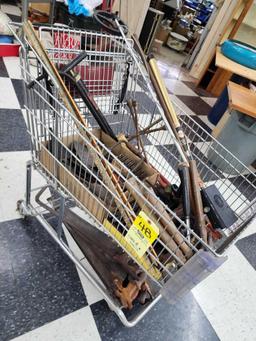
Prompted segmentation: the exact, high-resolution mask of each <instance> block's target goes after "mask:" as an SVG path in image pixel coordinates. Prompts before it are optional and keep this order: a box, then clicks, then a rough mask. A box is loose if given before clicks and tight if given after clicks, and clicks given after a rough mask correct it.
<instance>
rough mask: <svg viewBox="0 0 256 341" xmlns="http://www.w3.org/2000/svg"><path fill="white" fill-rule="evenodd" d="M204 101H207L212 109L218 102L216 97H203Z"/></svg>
mask: <svg viewBox="0 0 256 341" xmlns="http://www.w3.org/2000/svg"><path fill="white" fill-rule="evenodd" d="M201 98H202V100H203V101H205V102H206V103H207V104H209V105H210V106H211V107H213V106H214V104H215V103H216V101H217V98H215V97H201Z"/></svg>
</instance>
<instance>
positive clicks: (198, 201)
mask: <svg viewBox="0 0 256 341" xmlns="http://www.w3.org/2000/svg"><path fill="white" fill-rule="evenodd" d="M189 171H190V180H191V189H192V195H193V199H194V208H195V209H194V211H195V212H194V213H195V216H196V222H197V225H198V228H199V232H200V236H201V238H202V239H203V241H204V242H205V243H207V231H206V226H205V218H204V210H203V202H202V197H201V191H200V187H199V175H198V171H197V166H196V162H195V160H190V161H189Z"/></svg>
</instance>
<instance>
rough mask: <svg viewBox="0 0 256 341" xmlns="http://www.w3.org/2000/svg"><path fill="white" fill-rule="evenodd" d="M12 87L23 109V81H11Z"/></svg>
mask: <svg viewBox="0 0 256 341" xmlns="http://www.w3.org/2000/svg"><path fill="white" fill-rule="evenodd" d="M11 81H12V85H13V87H14V90H15V93H16V96H17V98H18V100H19V104H20V107H21V108H24V88H23V80H22V79H12V80H11Z"/></svg>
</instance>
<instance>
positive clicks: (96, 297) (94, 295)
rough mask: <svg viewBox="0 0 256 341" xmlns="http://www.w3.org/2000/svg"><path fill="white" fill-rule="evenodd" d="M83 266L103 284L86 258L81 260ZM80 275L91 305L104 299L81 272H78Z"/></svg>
mask: <svg viewBox="0 0 256 341" xmlns="http://www.w3.org/2000/svg"><path fill="white" fill-rule="evenodd" d="M81 262H82V264H83V266H84V267H85V268H86V269H87V270H88V271H89V272H90V273H92V274H93V275H94V277H95V278H96V279H97V280H98V281H99V282H101V280H100V279H99V277H98V276H97V274H96V273H95V271H94V270H93V268H92V266H91V265H90V264H89V262H88V261H87V259H86V258H84V259H83V260H81ZM78 275H79V278H80V281H81V284H82V287H83V290H84V293H85V296H86V299H87V302H88V304H89V305H91V304H93V303H96V302H98V301H100V300H102V299H103V296H102V295H101V293H100V292H99V291H98V290H97V289H96V288H95V286H94V285H93V284H92V283H91V282H90V281H89V280H88V279H87V277H85V276H84V275H83V274H82V272H81V271H80V270H78Z"/></svg>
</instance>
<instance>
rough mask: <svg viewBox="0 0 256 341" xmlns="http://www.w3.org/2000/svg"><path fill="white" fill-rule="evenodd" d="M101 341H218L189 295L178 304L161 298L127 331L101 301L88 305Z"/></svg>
mask: <svg viewBox="0 0 256 341" xmlns="http://www.w3.org/2000/svg"><path fill="white" fill-rule="evenodd" d="M91 310H92V313H93V316H94V318H95V321H96V325H97V327H98V330H99V333H100V336H101V339H102V341H130V340H137V341H144V340H147V341H151V340H154V341H157V340H159V341H160V340H161V341H163V340H165V341H173V340H176V341H183V340H186V341H192V340H193V341H194V340H207V341H215V340H219V338H218V336H217V335H216V333H215V331H214V330H213V328H212V326H211V325H210V323H209V321H208V320H207V318H206V317H205V315H204V314H203V312H202V310H201V309H200V307H199V305H198V304H197V302H196V301H195V299H194V297H193V295H192V294H188V295H187V296H186V297H184V298H183V299H182V300H181V301H180V302H179V303H178V304H176V305H169V304H168V303H167V302H165V301H164V300H163V299H162V300H161V301H160V302H158V304H157V305H156V306H155V307H154V308H153V309H152V310H151V311H150V312H149V313H148V314H147V315H146V316H145V317H144V319H143V320H142V321H140V322H139V323H138V324H137V325H136V326H135V327H133V328H130V329H127V328H126V327H124V326H123V325H122V324H121V322H120V321H119V319H118V317H117V316H116V315H115V314H114V313H113V312H111V311H110V310H109V308H108V306H107V304H106V303H105V302H104V301H100V302H97V303H95V304H93V305H92V306H91Z"/></svg>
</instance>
